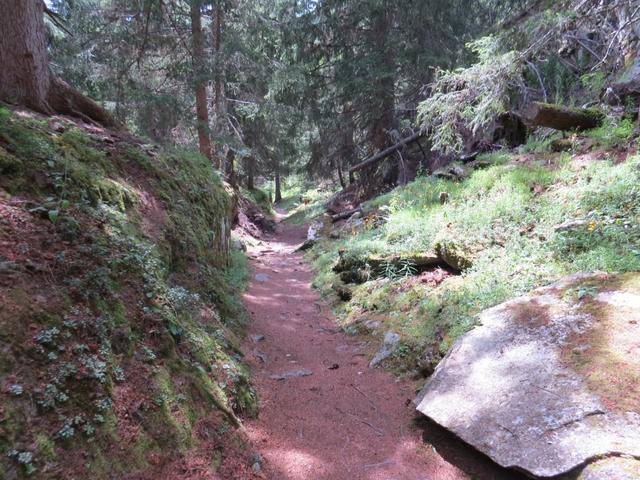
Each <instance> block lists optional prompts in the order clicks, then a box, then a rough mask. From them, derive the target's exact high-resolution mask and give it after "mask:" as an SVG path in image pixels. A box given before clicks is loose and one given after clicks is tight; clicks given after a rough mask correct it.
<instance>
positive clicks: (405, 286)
mask: <svg viewBox="0 0 640 480" xmlns="http://www.w3.org/2000/svg"><path fill="white" fill-rule="evenodd" d="M620 128H622V129H623V130H624V131H615V130H614V131H612V132H607V133H605V132H603V131H592V132H589V135H591V136H593V137H596V138H599V139H600V141H601V143H602V144H604V145H609V144H608V141H609V140H607V139H609V138H613V137H615V138H622V137H624V138H627V135H628V134H629V133H628V126H626V125H625V124H623V125H621V127H620ZM604 137H606V138H604ZM627 139H628V138H627ZM508 159H509V157H508V155H507V156H505V155H504V154H500V155H498V156H496V155H493V156H492V157H490V158H485V160H489V161H491V162H492V163H493V165H492V166H490V167H489V168H486V169H483V170H476V171H474V172H473V173H471V175H470V176H468V178H466V179H465V180H464V181H462V182H452V181H448V180H444V179H439V178H435V177H419V178H418V179H416V180H415V181H414V182H412V183H410V184H408V185H407V186H404V187H401V188H397V189H395V190H393V191H392V192H390V193H387V194H386V195H383V196H381V197H378V198H376V199H374V200H373V201H371V202H369V203H368V204H365V205H364V211H365V219H364V221H363V222H362V224H361V225H360V226H358V227H353V226H350V227H346V228H345V229H343V231H342V235H341V239H340V240H338V241H324V242H322V243H321V244H320V246H318V247H316V248H315V249H314V250H312V252H311V253H310V256H311V258H312V260H313V262H314V267H315V270H316V273H317V276H316V279H315V282H314V286H315V287H316V288H318V289H319V290H320V291H321V292H323V293H324V294H325V295H326V296H327V297H329V298H331V299H333V301H334V305H335V307H336V308H335V309H336V313H337V315H338V316H339V318H340V320H341V322H342V323H343V324H344V325H346V326H347V327H348V328H351V327H350V326H356V325H359V324H360V323H359V321H361V320H363V319H373V320H378V321H381V322H383V323H384V325H385V328H388V329H391V330H394V331H397V332H398V333H400V334H401V335H402V338H403V347H402V348H400V349H399V350H398V352H397V353H396V354H395V357H394V359H393V360H392V362H391V365H392V366H393V367H395V368H396V369H397V370H398V371H399V372H407V371H409V370H413V369H415V368H416V366H418V368H422V369H424V370H425V371H431V369H432V368H433V367H434V365H435V363H437V361H438V360H439V358H441V356H442V355H444V354H445V353H446V352H447V351H448V350H449V349H450V348H451V346H452V344H453V342H454V341H455V340H456V339H457V338H458V337H459V336H460V335H461V334H463V333H464V332H466V331H468V330H469V329H470V328H471V327H472V326H473V325H474V324H475V322H476V321H477V319H478V316H479V314H480V312H481V311H482V310H484V309H486V308H488V307H491V306H494V305H496V304H498V303H501V302H503V301H505V300H508V299H510V298H513V297H514V296H517V295H519V294H522V293H525V292H527V291H529V290H531V289H532V288H534V287H537V286H541V285H545V284H548V283H550V282H552V281H554V280H556V279H558V278H560V277H562V276H564V275H567V274H571V273H574V272H578V271H596V270H601V271H607V272H614V271H620V272H625V271H640V187H639V186H638V185H640V157H632V158H630V159H629V160H628V161H627V162H625V163H622V164H614V163H612V162H611V161H608V160H602V161H595V162H593V163H592V164H590V165H589V166H588V167H586V168H579V169H576V168H574V166H573V165H572V164H571V156H570V155H569V154H554V157H553V163H552V164H550V163H549V161H548V158H547V156H545V155H543V156H540V159H539V160H534V161H531V162H528V163H526V164H521V163H517V162H514V163H512V162H508V161H507V160H508ZM442 192H446V193H447V194H448V195H447V198H448V201H447V202H446V203H445V204H444V205H442V204H441V202H440V199H441V193H442ZM367 218H382V221H381V222H380V221H373V222H369V221H367ZM436 250H438V251H442V250H445V251H446V252H448V253H449V256H453V257H456V258H454V260H460V259H464V262H460V263H459V264H460V265H462V267H460V268H461V270H462V271H461V272H460V275H449V276H447V277H446V278H445V279H444V281H442V283H439V284H438V283H437V282H436V283H435V284H434V283H430V282H428V281H426V282H421V281H419V280H418V279H417V278H416V277H411V276H397V275H396V276H394V275H387V276H382V278H377V279H374V280H371V281H368V282H366V283H363V284H361V285H349V286H348V287H349V288H350V290H351V293H352V298H351V300H350V301H348V302H341V301H339V300H338V298H337V296H336V293H335V292H336V285H337V284H340V283H341V282H340V280H339V278H338V276H337V275H336V274H335V273H334V272H333V271H332V266H333V265H334V264H335V262H336V259H337V258H338V252H340V254H341V255H342V256H343V257H345V256H346V257H348V256H351V257H354V258H355V257H357V258H366V257H367V256H371V255H383V256H387V255H393V254H409V253H412V252H435V251H436Z"/></svg>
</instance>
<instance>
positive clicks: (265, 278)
mask: <svg viewBox="0 0 640 480" xmlns="http://www.w3.org/2000/svg"><path fill="white" fill-rule="evenodd" d="M270 278H271V277H269V275H267V274H266V273H258V274H256V281H257V282H268V281H269V279H270Z"/></svg>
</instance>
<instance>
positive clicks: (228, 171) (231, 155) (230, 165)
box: [224, 149, 236, 188]
mask: <svg viewBox="0 0 640 480" xmlns="http://www.w3.org/2000/svg"><path fill="white" fill-rule="evenodd" d="M235 159H236V154H235V152H234V151H233V150H232V149H229V150H228V151H227V162H226V163H227V164H226V166H225V169H224V171H225V177H226V179H227V182H229V185H231V186H232V187H234V188H235V186H236V168H235Z"/></svg>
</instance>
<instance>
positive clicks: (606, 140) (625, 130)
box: [584, 118, 636, 149]
mask: <svg viewBox="0 0 640 480" xmlns="http://www.w3.org/2000/svg"><path fill="white" fill-rule="evenodd" d="M635 128H636V124H635V122H634V121H633V120H631V119H629V118H625V119H623V120H622V121H620V122H619V123H617V124H615V123H613V121H612V120H608V121H606V122H605V123H604V125H602V126H601V127H598V128H594V129H592V130H588V131H586V132H584V135H585V136H587V137H589V138H591V139H593V140H594V141H595V145H596V146H598V147H600V148H604V149H611V148H613V147H615V146H616V145H620V144H624V143H628V142H630V141H631V139H632V138H633V135H634V132H635Z"/></svg>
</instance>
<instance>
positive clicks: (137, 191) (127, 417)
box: [0, 109, 257, 479]
mask: <svg viewBox="0 0 640 480" xmlns="http://www.w3.org/2000/svg"><path fill="white" fill-rule="evenodd" d="M53 126H54V127H55V125H53ZM57 130H60V129H57ZM105 136H106V137H109V133H108V132H106V133H104V132H102V133H98V134H94V135H91V136H90V135H89V134H87V133H86V132H84V131H81V130H79V129H77V128H74V127H71V126H69V125H67V126H66V127H65V129H64V132H62V133H57V132H55V131H52V130H51V129H50V125H49V124H48V123H47V121H42V120H37V119H34V118H25V116H20V117H19V116H18V115H15V114H12V113H10V112H9V111H7V110H4V109H0V210H1V215H0V379H1V381H0V389H1V391H0V478H5V477H6V478H16V476H18V477H21V476H23V475H27V474H29V473H32V472H35V473H36V475H37V476H38V478H54V477H55V478H71V477H73V478H94V479H107V478H123V477H125V476H126V475H128V474H131V473H135V472H145V471H157V472H163V471H164V470H163V469H169V471H170V468H171V465H174V464H176V463H179V462H182V461H184V460H183V459H185V458H200V457H198V455H200V456H201V457H202V458H203V459H205V460H203V461H205V462H206V463H207V468H209V469H210V470H211V471H212V472H213V471H216V470H218V471H220V472H223V471H224V469H225V468H232V467H229V466H228V465H226V464H228V463H229V462H230V460H229V459H230V458H235V457H234V455H231V454H230V452H231V451H232V450H233V449H234V448H236V447H234V446H233V445H239V444H238V442H237V441H236V440H235V439H234V438H232V437H233V435H232V433H231V432H232V431H233V428H230V427H232V425H233V423H234V417H235V415H241V414H244V415H253V414H255V413H256V408H257V401H256V397H255V393H254V391H253V389H252V387H251V384H250V379H249V376H248V372H247V370H246V368H245V367H244V365H243V364H242V363H241V358H240V354H239V350H238V335H239V334H241V332H242V328H243V324H244V318H245V317H244V312H243V310H242V307H241V305H240V302H239V301H238V295H237V293H238V288H240V287H241V285H242V283H243V282H246V263H245V262H244V260H243V258H241V257H239V256H238V254H233V255H231V256H230V255H229V254H228V251H227V249H226V243H227V236H228V234H229V219H230V213H231V209H232V201H233V199H232V197H231V195H230V194H229V192H227V191H226V189H225V187H224V185H223V183H222V182H221V181H220V179H219V178H218V176H217V174H216V173H215V172H214V171H213V170H212V168H211V167H210V165H209V164H208V163H207V161H206V160H205V159H204V158H202V157H200V156H198V155H195V154H191V153H186V152H159V151H157V150H156V149H154V148H153V147H150V146H143V145H140V144H139V143H138V142H137V141H135V140H133V139H126V138H120V139H116V140H115V141H114V140H113V139H109V138H107V141H101V137H105ZM230 263H231V265H230ZM204 440H206V441H204ZM150 462H151V463H150ZM234 468H235V467H234ZM160 475H161V476H162V474H160ZM247 478H250V477H249V476H248V477H247Z"/></svg>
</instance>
